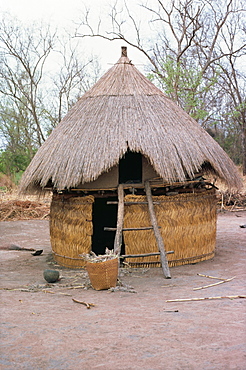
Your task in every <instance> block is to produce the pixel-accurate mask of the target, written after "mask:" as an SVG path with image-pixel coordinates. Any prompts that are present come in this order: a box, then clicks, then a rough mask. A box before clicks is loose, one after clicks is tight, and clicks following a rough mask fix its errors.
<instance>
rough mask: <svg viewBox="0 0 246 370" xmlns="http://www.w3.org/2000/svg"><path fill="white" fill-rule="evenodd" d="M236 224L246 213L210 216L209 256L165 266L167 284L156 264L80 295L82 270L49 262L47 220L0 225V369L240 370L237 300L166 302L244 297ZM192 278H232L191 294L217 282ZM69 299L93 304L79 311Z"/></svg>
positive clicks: (245, 364)
mask: <svg viewBox="0 0 246 370" xmlns="http://www.w3.org/2000/svg"><path fill="white" fill-rule="evenodd" d="M242 224H246V212H227V213H221V214H219V215H218V232H217V247H216V256H215V258H213V259H212V260H210V261H205V262H201V263H199V264H195V265H185V266H180V267H173V268H171V275H172V279H171V280H169V279H168V280H167V279H165V278H164V277H163V274H162V270H161V268H152V269H149V270H146V269H145V270H144V269H139V270H136V269H132V270H126V269H124V270H123V271H121V276H120V280H121V282H122V283H123V285H124V286H125V289H126V291H123V290H118V291H114V292H110V291H95V290H93V289H92V288H89V289H84V288H83V286H85V287H87V283H88V278H87V273H86V272H85V271H84V270H69V269H65V268H61V267H59V266H56V265H55V264H54V263H53V262H52V258H51V247H50V241H49V223H48V221H45V220H32V221H12V222H0V248H1V249H2V250H0V255H1V360H0V368H1V369H30V370H31V369H35V370H38V369H45V370H48V369H57V370H58V369H59V370H62V369H67V370H70V369H71V370H73V369H83V370H91V369H107V370H128V369H129V370H131V369H144V370H157V369H160V370H169V369H170V370H175V369H182V370H183V369H187V370H192V369H195V370H197V369H199V370H205V369H206V370H208V369H209V370H210V369H215V370H219V369H221V370H222V369H223V370H229V369H240V370H244V369H246V344H245V343H246V321H245V314H246V309H245V308H246V299H244V298H237V299H228V298H224V299H215V300H202V301H189V302H166V301H167V300H170V299H178V298H194V297H217V296H240V295H245V294H246V289H245V281H246V280H245V275H246V268H245V259H246V258H245V249H246V229H245V228H240V225H242ZM11 243H13V244H18V245H19V246H21V247H26V248H35V249H43V250H44V252H43V254H42V255H41V256H36V257H35V256H32V255H31V252H28V251H8V250H6V249H5V248H6V247H7V246H8V245H10V244H11ZM49 267H52V268H54V267H55V268H56V269H58V270H59V271H60V275H61V277H62V278H61V280H60V281H59V282H58V283H56V284H50V285H47V284H46V282H45V280H44V279H43V270H44V269H45V268H49ZM197 274H205V275H210V276H217V277H221V278H232V277H234V276H235V278H234V279H233V280H231V281H230V282H226V283H223V284H220V285H217V286H214V287H210V288H206V289H202V290H197V291H194V290H193V288H194V287H200V286H203V285H208V284H212V283H215V282H217V281H218V280H214V279H209V278H206V277H201V276H199V275H197ZM76 286H82V288H76ZM129 286H131V287H133V289H134V291H135V293H133V292H131V289H130V288H129ZM72 298H75V299H77V300H82V301H86V302H90V303H94V304H95V305H96V306H95V307H91V309H87V308H86V307H85V306H84V305H81V304H78V303H75V302H73V301H72Z"/></svg>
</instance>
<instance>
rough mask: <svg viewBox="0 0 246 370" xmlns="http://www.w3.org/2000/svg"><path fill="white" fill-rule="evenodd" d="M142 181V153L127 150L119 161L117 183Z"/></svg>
mask: <svg viewBox="0 0 246 370" xmlns="http://www.w3.org/2000/svg"><path fill="white" fill-rule="evenodd" d="M141 182H142V155H141V153H135V152H131V151H127V152H126V153H125V155H124V157H123V158H121V159H120V163H119V183H120V184H131V183H133V184H134V183H141Z"/></svg>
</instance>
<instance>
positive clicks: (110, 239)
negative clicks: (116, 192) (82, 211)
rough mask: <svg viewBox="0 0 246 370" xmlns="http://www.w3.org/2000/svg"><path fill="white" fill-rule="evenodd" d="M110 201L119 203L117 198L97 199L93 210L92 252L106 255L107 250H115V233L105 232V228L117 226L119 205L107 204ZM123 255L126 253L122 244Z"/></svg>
mask: <svg viewBox="0 0 246 370" xmlns="http://www.w3.org/2000/svg"><path fill="white" fill-rule="evenodd" d="M108 201H118V198H117V197H109V198H95V201H94V203H93V208H92V222H93V236H92V251H93V252H94V253H96V254H97V255H98V254H104V253H105V249H106V248H108V249H113V248H114V238H115V231H105V230H104V227H116V226H117V211H118V205H117V204H107V202H108ZM121 253H122V254H124V253H125V248H124V243H122V247H121Z"/></svg>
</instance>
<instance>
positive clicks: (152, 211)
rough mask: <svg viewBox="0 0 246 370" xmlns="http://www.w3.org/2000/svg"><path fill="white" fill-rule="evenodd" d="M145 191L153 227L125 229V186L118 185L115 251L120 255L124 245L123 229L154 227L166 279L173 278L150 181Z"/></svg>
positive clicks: (143, 228) (147, 228) (146, 228)
mask: <svg viewBox="0 0 246 370" xmlns="http://www.w3.org/2000/svg"><path fill="white" fill-rule="evenodd" d="M145 192H146V196H147V201H148V208H149V215H150V220H151V224H152V227H141V228H127V229H123V220H124V186H123V184H120V185H119V186H118V214H117V227H116V233H115V240H114V252H115V253H116V254H118V255H120V252H121V245H122V232H123V231H129V230H149V229H154V234H155V238H156V241H157V245H158V249H159V252H160V259H161V266H162V270H163V273H164V276H165V277H166V279H171V275H170V271H169V266H168V261H167V258H166V254H167V253H168V252H166V251H165V246H164V242H163V238H162V236H161V232H160V230H159V227H158V224H157V218H156V214H155V209H154V204H153V199H152V193H151V187H150V183H149V181H146V182H145ZM105 229H106V230H108V231H110V230H115V228H105ZM169 253H170V252H169ZM171 253H172V252H171ZM136 257H137V256H136ZM139 257H140V255H139Z"/></svg>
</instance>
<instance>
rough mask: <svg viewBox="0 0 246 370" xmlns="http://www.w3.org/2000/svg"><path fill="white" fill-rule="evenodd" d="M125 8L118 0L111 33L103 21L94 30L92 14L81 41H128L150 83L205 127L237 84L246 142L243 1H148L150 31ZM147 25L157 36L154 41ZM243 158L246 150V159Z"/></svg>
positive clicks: (85, 18)
mask: <svg viewBox="0 0 246 370" xmlns="http://www.w3.org/2000/svg"><path fill="white" fill-rule="evenodd" d="M120 4H122V2H120V3H119V1H116V2H115V3H114V5H113V6H112V7H111V11H110V14H109V19H108V20H107V22H108V25H109V24H111V27H107V30H106V31H103V28H102V25H103V21H102V20H99V22H98V27H97V28H96V29H94V28H93V27H92V26H91V24H92V21H91V19H90V12H89V10H87V11H86V12H85V14H84V16H83V18H82V20H81V25H80V28H78V30H77V33H76V36H77V37H86V36H87V37H101V38H104V39H106V40H110V41H112V40H122V41H124V42H125V43H127V44H128V45H131V46H132V47H134V48H136V49H138V50H139V51H141V52H142V53H143V54H144V55H145V57H147V59H148V61H149V64H150V73H149V78H151V79H152V80H153V81H154V82H155V83H157V84H158V85H159V86H160V87H161V88H162V89H163V90H164V91H165V92H166V93H167V94H168V95H169V96H170V97H171V98H173V99H174V100H175V101H176V102H177V103H178V104H179V105H180V106H182V107H183V108H184V109H185V110H186V111H187V112H188V113H189V114H191V115H192V116H193V117H194V118H195V119H196V120H197V121H199V122H200V124H201V125H203V126H204V127H205V128H207V127H209V126H210V125H211V124H213V122H214V121H215V120H216V119H217V113H218V109H217V108H218V107H219V106H220V103H221V102H224V101H225V97H224V94H228V93H229V92H228V91H227V90H226V89H225V88H223V89H222V88H221V83H222V80H224V84H225V85H226V86H227V88H228V87H229V86H230V84H231V82H232V81H231V79H232V80H233V86H234V87H233V95H234V107H235V109H236V111H237V112H238V108H239V107H240V109H241V110H240V112H241V113H240V115H238V116H237V119H238V120H240V123H239V122H238V125H239V126H240V127H241V128H242V137H244V135H245V131H244V130H245V124H244V123H243V122H244V121H243V120H244V118H243V115H245V108H244V103H243V101H245V91H243V89H242V75H240V74H239V73H238V66H239V64H238V63H239V60H240V59H241V58H242V55H243V53H245V42H243V34H244V31H245V30H244V28H243V17H244V7H243V4H241V0H213V1H209V0H197V1H196V2H194V1H193V0H170V1H168V2H166V1H164V0H155V1H153V0H152V1H145V2H144V3H142V5H141V8H142V10H143V11H145V12H146V13H145V14H146V17H148V20H149V21H148V23H147V24H146V22H145V30H144V29H143V27H141V21H140V20H139V18H138V16H137V15H134V14H133V13H132V12H131V11H130V2H128V1H127V0H124V1H123V6H120ZM128 4H129V6H128ZM147 26H148V27H149V32H150V33H151V36H152V37H151V39H149V40H148V38H147V37H146V33H147V32H146V27H147ZM129 28H130V29H131V32H129V31H128V30H129ZM81 31H82V32H81ZM232 64H233V68H232ZM222 66H223V67H222ZM233 70H234V74H232V73H233V72H232V71H233ZM225 80H226V82H225ZM239 91H240V94H239ZM239 95H240V98H239ZM231 97H232V96H231ZM235 99H236V100H235ZM236 107H237V108H236ZM220 108H221V109H222V107H220ZM221 109H220V112H219V113H220V115H221V117H223V114H222V111H221ZM243 127H244V128H243ZM243 140H244V145H245V139H243ZM243 140H242V142H243ZM243 153H245V149H242V156H243V158H244V154H243ZM244 170H245V168H244Z"/></svg>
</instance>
